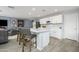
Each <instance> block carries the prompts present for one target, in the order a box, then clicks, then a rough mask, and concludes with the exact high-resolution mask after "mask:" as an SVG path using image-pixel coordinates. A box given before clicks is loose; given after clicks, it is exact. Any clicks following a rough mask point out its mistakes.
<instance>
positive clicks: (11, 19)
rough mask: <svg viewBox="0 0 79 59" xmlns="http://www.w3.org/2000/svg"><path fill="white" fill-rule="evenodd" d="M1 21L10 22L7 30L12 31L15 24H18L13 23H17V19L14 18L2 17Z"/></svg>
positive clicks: (0, 17)
mask: <svg viewBox="0 0 79 59" xmlns="http://www.w3.org/2000/svg"><path fill="white" fill-rule="evenodd" d="M0 19H2V20H8V26H7V29H11V28H14V27H15V26H14V24H15V25H16V24H17V23H16V22H15V23H13V21H16V19H15V18H12V17H6V16H0Z"/></svg>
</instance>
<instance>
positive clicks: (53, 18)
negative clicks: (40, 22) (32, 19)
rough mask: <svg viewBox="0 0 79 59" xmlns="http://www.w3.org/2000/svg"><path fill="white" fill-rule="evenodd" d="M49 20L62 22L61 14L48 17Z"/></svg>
mask: <svg viewBox="0 0 79 59" xmlns="http://www.w3.org/2000/svg"><path fill="white" fill-rule="evenodd" d="M50 21H51V23H62V22H63V19H62V15H57V16H53V17H50Z"/></svg>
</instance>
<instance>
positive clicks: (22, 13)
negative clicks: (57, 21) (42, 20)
mask: <svg viewBox="0 0 79 59" xmlns="http://www.w3.org/2000/svg"><path fill="white" fill-rule="evenodd" d="M77 8H78V6H0V16H8V17H15V18H26V19H27V18H28V19H32V18H39V17H44V16H46V15H50V14H55V13H57V12H63V11H68V10H73V9H77Z"/></svg>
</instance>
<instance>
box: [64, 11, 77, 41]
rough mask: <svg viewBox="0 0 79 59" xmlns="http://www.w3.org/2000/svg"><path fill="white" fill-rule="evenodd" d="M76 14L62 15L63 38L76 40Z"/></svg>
mask: <svg viewBox="0 0 79 59" xmlns="http://www.w3.org/2000/svg"><path fill="white" fill-rule="evenodd" d="M77 21H78V12H72V13H67V14H64V38H68V39H72V40H77V41H78V37H77V29H78V28H77V24H78V22H77Z"/></svg>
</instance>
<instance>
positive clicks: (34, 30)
mask: <svg viewBox="0 0 79 59" xmlns="http://www.w3.org/2000/svg"><path fill="white" fill-rule="evenodd" d="M30 31H31V32H35V33H43V32H47V31H48V30H47V29H46V28H38V29H34V28H31V29H30Z"/></svg>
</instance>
